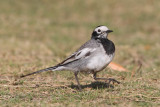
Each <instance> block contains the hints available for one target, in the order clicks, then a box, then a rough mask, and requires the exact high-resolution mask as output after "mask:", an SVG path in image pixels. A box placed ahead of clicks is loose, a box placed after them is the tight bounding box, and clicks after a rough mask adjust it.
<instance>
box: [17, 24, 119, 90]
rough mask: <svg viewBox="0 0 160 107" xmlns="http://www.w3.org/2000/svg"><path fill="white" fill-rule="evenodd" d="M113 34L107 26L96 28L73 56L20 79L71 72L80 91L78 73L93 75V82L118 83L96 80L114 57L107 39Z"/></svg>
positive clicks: (110, 43)
mask: <svg viewBox="0 0 160 107" xmlns="http://www.w3.org/2000/svg"><path fill="white" fill-rule="evenodd" d="M111 32H113V31H112V30H110V29H108V27H107V26H104V25H100V26H97V27H96V28H95V29H94V30H93V32H92V34H91V39H90V40H88V41H87V42H86V43H84V44H83V45H82V46H81V47H80V48H79V49H77V50H76V51H75V52H74V53H73V54H71V55H70V56H69V57H67V58H66V59H65V60H63V61H62V62H60V63H58V64H57V65H55V66H51V67H48V68H45V69H41V70H38V71H35V72H32V73H29V74H26V75H21V76H20V77H21V78H23V77H26V76H29V75H33V74H37V73H41V72H46V71H64V70H65V71H72V72H73V73H74V76H75V80H76V82H77V85H78V88H79V90H82V87H81V85H80V82H79V79H78V73H79V72H82V73H87V74H93V78H94V79H95V80H105V81H107V80H109V83H110V82H111V81H112V82H117V83H118V84H119V83H120V82H119V81H117V80H115V79H113V78H98V77H97V73H98V72H100V71H102V70H103V69H104V68H105V67H107V65H109V63H110V62H111V61H112V60H113V58H114V56H115V45H114V43H113V42H112V41H111V40H109V39H108V35H109V33H111Z"/></svg>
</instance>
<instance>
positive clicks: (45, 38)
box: [0, 0, 160, 107]
mask: <svg viewBox="0 0 160 107" xmlns="http://www.w3.org/2000/svg"><path fill="white" fill-rule="evenodd" d="M159 11H160V1H159V0H141V1H140V0H132V1H131V0H121V1H117V0H112V1H106V0H87V1H83V0H77V1H74V0H67V1H64V0H59V1H58V0H57V1H56V0H32V1H31V0H15V1H13V0H1V1H0V105H1V106H79V107H80V106H84V107H87V106H122V107H124V106H130V107H135V106H160V70H159V69H160V55H159V54H160V50H159V49H160V42H159V40H160V35H159V34H160V32H159V31H160V20H159V19H160V14H159ZM98 25H106V26H107V27H108V28H109V29H111V30H113V31H114V32H113V33H111V34H110V35H109V39H110V40H112V41H113V42H114V43H115V45H116V54H115V58H114V60H113V62H115V63H118V64H120V65H122V66H124V67H125V68H126V69H128V71H127V72H119V71H115V70H112V69H109V68H106V69H105V70H103V71H102V72H100V73H99V74H98V77H106V78H109V77H111V78H114V79H116V80H118V81H120V82H121V84H110V85H109V84H107V83H106V82H104V81H100V82H98V81H95V80H94V79H93V78H92V75H84V74H80V75H79V78H80V83H81V84H82V87H83V91H82V92H79V91H78V90H77V84H76V81H75V78H74V75H73V73H72V72H69V71H61V72H59V71H56V72H45V73H41V74H37V75H32V76H29V77H26V78H23V79H19V76H20V75H22V74H27V73H30V72H33V71H36V70H39V69H42V68H45V67H49V66H53V65H55V64H57V63H59V62H60V61H62V60H63V59H64V58H66V57H67V56H68V55H70V54H71V53H72V52H74V51H75V50H76V49H77V48H78V47H79V46H81V44H83V43H85V42H86V41H87V40H89V39H90V37H91V33H92V31H93V29H94V28H95V27H96V26H98ZM141 65H142V66H141Z"/></svg>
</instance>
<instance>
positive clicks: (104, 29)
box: [95, 26, 109, 31]
mask: <svg viewBox="0 0 160 107" xmlns="http://www.w3.org/2000/svg"><path fill="white" fill-rule="evenodd" d="M98 29H100V30H101V31H107V30H109V29H108V28H107V27H106V26H99V27H97V28H96V29H95V31H98Z"/></svg>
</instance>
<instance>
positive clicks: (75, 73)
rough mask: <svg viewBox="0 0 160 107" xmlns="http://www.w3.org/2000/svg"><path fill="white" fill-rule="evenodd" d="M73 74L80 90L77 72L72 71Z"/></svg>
mask: <svg viewBox="0 0 160 107" xmlns="http://www.w3.org/2000/svg"><path fill="white" fill-rule="evenodd" d="M74 75H75V78H76V81H77V84H78V88H79V90H80V91H81V90H82V88H81V85H80V83H79V80H78V76H77V75H78V72H74Z"/></svg>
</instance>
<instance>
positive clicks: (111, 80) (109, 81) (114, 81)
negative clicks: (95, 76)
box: [107, 78, 120, 84]
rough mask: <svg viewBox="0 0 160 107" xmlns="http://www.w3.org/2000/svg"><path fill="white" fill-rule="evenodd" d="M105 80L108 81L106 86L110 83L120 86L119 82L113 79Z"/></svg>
mask: <svg viewBox="0 0 160 107" xmlns="http://www.w3.org/2000/svg"><path fill="white" fill-rule="evenodd" d="M107 80H108V84H110V83H111V82H112V83H113V84H114V83H118V84H120V82H119V81H117V80H115V79H113V78H108V79H107Z"/></svg>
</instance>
